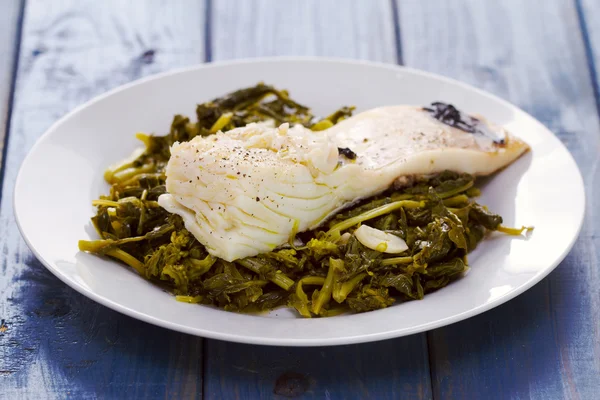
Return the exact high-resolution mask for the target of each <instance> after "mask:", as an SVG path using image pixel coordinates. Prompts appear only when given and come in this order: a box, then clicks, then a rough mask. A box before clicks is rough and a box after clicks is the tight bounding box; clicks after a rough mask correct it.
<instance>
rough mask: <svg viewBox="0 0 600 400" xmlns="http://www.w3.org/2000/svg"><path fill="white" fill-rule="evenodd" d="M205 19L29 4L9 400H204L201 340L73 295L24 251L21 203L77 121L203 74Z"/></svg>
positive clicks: (159, 7)
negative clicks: (77, 112) (116, 90)
mask: <svg viewBox="0 0 600 400" xmlns="http://www.w3.org/2000/svg"><path fill="white" fill-rule="evenodd" d="M3 11H4V10H2V11H1V12H0V13H2V12H3ZM204 15H205V9H204V3H203V2H202V1H196V0H189V1H188V0H186V1H179V2H177V3H170V2H166V1H158V0H156V1H154V0H152V1H147V2H144V3H143V6H141V3H139V2H123V1H120V0H110V1H102V2H98V1H94V0H86V1H80V0H61V1H58V0H56V1H52V2H47V1H44V0H29V1H28V2H27V6H26V9H25V17H24V22H23V33H22V45H21V52H20V58H19V66H18V75H17V84H16V92H15V93H16V97H15V103H14V108H13V113H12V117H11V129H10V133H9V137H8V152H7V160H6V169H5V174H4V181H3V188H2V202H1V205H0V248H1V249H2V258H1V264H0V318H1V319H2V327H3V328H1V329H0V398H5V399H11V400H13V399H62V398H74V399H94V398H107V399H108V398H110V399H117V398H127V399H132V398H141V397H143V398H201V396H202V341H201V339H199V338H196V337H191V336H188V335H184V334H179V333H175V332H171V331H168V330H165V329H161V328H157V327H154V326H151V325H148V324H146V323H143V322H139V321H136V320H134V319H132V318H129V317H125V316H123V315H121V314H118V313H116V312H113V311H111V310H109V309H108V308H105V307H103V306H100V305H98V304H96V303H94V302H92V301H91V300H88V299H87V298H85V297H83V296H81V295H79V294H78V293H76V292H75V291H73V290H72V289H70V288H68V287H67V286H66V285H64V284H63V283H62V282H60V281H59V280H58V279H56V278H55V277H54V276H52V275H51V274H50V273H49V272H48V271H47V270H46V269H45V268H44V267H43V266H42V265H41V264H40V263H39V262H38V261H37V260H36V259H35V257H34V256H33V255H32V254H31V252H30V251H29V249H28V248H27V246H26V245H25V243H24V242H23V240H22V239H21V236H20V235H19V232H18V230H17V229H16V226H15V221H14V218H13V210H12V201H11V200H12V191H13V185H14V181H15V177H16V174H17V170H18V167H19V165H20V163H21V160H22V159H23V157H24V155H25V154H26V152H27V151H28V150H29V149H30V148H31V146H32V145H33V143H34V142H35V140H36V139H37V138H38V137H39V136H40V135H41V134H42V133H43V132H44V130H46V129H47V128H48V127H49V126H50V125H51V124H52V123H53V122H54V121H56V120H57V119H58V118H59V117H61V116H62V115H63V114H65V113H66V112H67V111H69V110H71V109H72V108H74V107H75V106H77V105H79V104H81V103H82V102H84V101H86V100H88V99H89V98H91V97H93V96H95V95H97V94H100V93H102V92H104V91H106V90H108V89H110V88H113V87H115V86H118V85H120V84H123V83H125V82H129V81H131V80H133V79H136V78H139V77H142V76H145V75H149V74H152V73H155V72H159V71H164V70H167V69H170V68H173V67H179V66H184V65H190V64H195V63H199V62H202V61H203V59H204V50H203V44H204V30H203V21H204ZM3 17H4V16H2V18H3ZM0 29H4V27H2V28H0ZM1 40H4V38H2V39H1ZM0 62H4V60H0ZM132 134H133V132H132ZM41 173H43V171H42V172H41ZM59 191H60V184H58V185H57V193H49V195H57V194H59ZM41 201H42V200H41ZM65 218H69V216H68V215H66V216H65ZM48 240H53V238H52V231H51V227H48Z"/></svg>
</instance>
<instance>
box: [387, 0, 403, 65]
mask: <svg viewBox="0 0 600 400" xmlns="http://www.w3.org/2000/svg"><path fill="white" fill-rule="evenodd" d="M390 2H391V4H392V21H393V24H394V41H395V42H396V63H398V64H400V65H404V58H403V57H402V32H401V31H400V10H399V7H398V2H397V1H396V0H390Z"/></svg>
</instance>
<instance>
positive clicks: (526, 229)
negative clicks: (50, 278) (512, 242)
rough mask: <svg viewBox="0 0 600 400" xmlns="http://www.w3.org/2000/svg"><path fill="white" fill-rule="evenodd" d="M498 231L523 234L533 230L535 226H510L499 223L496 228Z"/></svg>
mask: <svg viewBox="0 0 600 400" xmlns="http://www.w3.org/2000/svg"><path fill="white" fill-rule="evenodd" d="M496 230H497V231H498V232H502V233H506V234H507V235H512V236H521V235H522V234H523V232H525V233H527V232H529V231H532V230H533V226H522V227H520V228H509V227H507V226H503V225H499V226H498V228H497V229H496Z"/></svg>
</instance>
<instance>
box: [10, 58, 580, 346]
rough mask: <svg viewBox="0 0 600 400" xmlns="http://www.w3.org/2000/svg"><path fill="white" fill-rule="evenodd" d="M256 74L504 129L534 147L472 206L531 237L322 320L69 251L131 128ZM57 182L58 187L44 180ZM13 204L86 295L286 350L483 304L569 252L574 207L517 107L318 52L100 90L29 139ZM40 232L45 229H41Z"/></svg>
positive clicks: (87, 229) (494, 244) (402, 331)
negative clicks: (450, 278)
mask: <svg viewBox="0 0 600 400" xmlns="http://www.w3.org/2000/svg"><path fill="white" fill-rule="evenodd" d="M258 81H265V82H267V83H271V84H274V85H276V86H279V87H284V88H287V89H289V90H290V92H291V94H292V96H293V98H294V99H297V100H298V101H299V102H301V103H304V104H307V105H309V106H310V107H312V108H313V109H314V111H315V113H316V114H317V115H325V114H327V113H328V112H330V111H332V110H335V109H337V108H338V107H339V106H341V105H349V104H354V105H356V106H357V111H361V110H365V109H369V108H372V107H376V106H382V105H394V104H401V103H412V104H418V105H425V104H429V103H430V102H432V101H436V100H440V101H445V102H450V103H454V104H455V105H456V106H458V107H459V108H462V109H464V110H465V111H468V112H471V113H481V114H483V115H485V116H486V117H488V118H489V119H490V120H492V121H494V122H496V123H500V124H503V125H505V126H506V127H507V128H508V129H509V130H511V131H512V132H513V133H514V134H516V135H517V136H520V137H521V138H523V139H524V140H525V141H527V142H528V143H529V144H530V145H531V147H532V149H533V151H532V152H531V153H530V154H528V155H526V156H525V157H523V158H521V159H520V160H518V161H517V162H516V163H515V164H513V165H511V166H510V167H509V168H507V169H506V170H504V171H502V172H501V173H500V174H498V175H497V176H495V177H493V179H491V180H490V181H489V182H488V183H487V184H486V185H485V187H484V190H483V196H482V199H481V202H482V203H483V204H487V205H488V206H489V207H490V208H491V209H492V210H493V211H495V212H498V213H499V214H501V215H502V216H504V218H505V224H506V225H518V226H520V225H523V224H526V225H534V226H535V228H536V229H535V231H534V233H533V235H532V236H531V238H530V239H529V240H523V239H512V238H510V237H507V236H503V235H494V236H492V237H491V238H490V239H488V240H487V241H485V242H484V243H482V245H480V247H479V248H478V249H477V250H476V251H475V252H474V253H473V254H472V255H471V256H470V264H471V267H472V268H471V270H470V271H469V273H468V274H467V275H466V276H465V277H464V278H462V279H460V280H458V281H456V282H455V283H453V284H451V285H450V286H448V287H446V288H444V289H442V290H440V291H438V292H436V293H432V294H430V295H427V296H426V297H425V299H424V300H422V301H413V302H408V303H404V304H397V305H394V306H393V307H390V308H388V309H385V310H380V311H374V312H369V313H364V314H358V315H347V316H339V317H333V318H322V319H299V318H291V317H293V315H292V314H291V313H290V312H288V311H286V310H278V311H275V312H273V313H271V314H270V315H268V316H249V315H239V314H234V313H228V312H225V311H221V310H217V309H213V308H209V307H205V306H198V305H193V304H185V303H180V302H177V301H175V300H174V299H173V297H172V296H171V295H169V294H167V293H165V292H163V291H162V290H160V289H158V288H157V287H155V286H153V285H151V284H150V283H148V282H146V281H145V280H143V279H141V278H140V277H138V276H137V275H136V274H135V273H134V272H133V271H131V270H129V269H127V268H124V267H123V266H122V265H120V264H118V263H116V262H112V261H109V260H102V259H99V258H97V257H95V256H92V255H88V254H82V253H79V252H78V249H77V241H78V240H79V239H82V238H90V237H96V234H95V232H94V230H93V228H92V226H91V224H90V222H89V218H90V217H91V216H92V213H93V208H92V207H91V205H90V203H91V201H92V199H95V198H97V196H98V195H100V194H103V193H106V192H107V190H108V185H106V184H105V183H104V181H103V178H102V174H103V171H104V169H105V168H106V167H107V166H108V165H110V164H112V163H113V162H115V161H118V160H120V159H122V158H123V157H125V156H127V155H129V154H130V152H131V151H132V150H133V149H134V148H135V147H137V146H139V143H138V142H137V141H136V140H135V138H134V134H135V133H136V132H138V131H143V132H154V133H157V134H163V133H165V132H167V131H168V128H169V125H170V123H171V119H172V117H173V115H174V114H176V113H183V114H186V115H189V116H190V117H192V118H193V119H194V118H195V112H194V110H195V105H196V104H197V103H201V102H204V101H206V100H209V99H212V98H214V97H216V96H220V95H223V94H225V93H227V92H229V91H231V90H235V89H238V88H240V87H244V86H249V85H254V84H256V83H257V82H258ZM47 176H52V177H53V179H48V178H47ZM57 180H58V181H62V182H64V184H63V185H57V183H56V182H57ZM557 180H559V181H560V184H556V181H557ZM565 193H568V194H569V206H568V207H565V206H564V196H565ZM48 194H51V196H49V195H48ZM14 202H15V214H16V218H17V222H18V224H19V228H20V229H21V232H22V234H23V236H24V238H25V240H26V241H27V243H28V245H29V246H30V247H31V249H32V250H33V252H34V253H35V255H36V256H37V257H38V258H39V259H40V260H41V261H42V262H43V264H44V265H45V266H46V267H47V268H48V269H49V270H50V271H52V273H54V274H55V275H56V276H57V277H59V278H60V279H61V280H62V281H64V282H65V283H66V284H68V285H69V286H71V287H73V288H74V289H76V290H77V291H79V292H81V293H83V294H84V295H86V296H88V297H90V298H92V299H94V300H96V301H98V302H99V303H102V304H104V305H106V306H108V307H110V308H113V309H115V310H117V311H120V312H123V313H125V314H127V315H130V316H132V317H134V318H139V319H141V320H144V321H147V322H150V323H153V324H156V325H160V326H164V327H166V328H171V329H175V330H179V331H182V332H187V333H191V334H195V335H201V336H205V337H210V338H217V339H223V340H230V341H237V342H247V343H259V344H271V345H276V344H281V345H294V346H318V345H332V344H345V343H356V342H367V341H373V340H379V339H386V338H391V337H397V336H403V335H408V334H411V333H416V332H421V331H425V330H428V329H432V328H436V327H439V326H442V325H447V324H450V323H452V322H456V321H459V320H462V319H465V318H468V317H470V316H473V315H476V314H479V313H481V312H483V311H486V310H489V309H490V308H493V307H495V306H497V305H499V304H501V303H503V302H505V301H507V300H509V299H511V298H513V297H515V296H516V295H518V294H520V293H522V292H524V291H525V290H527V289H528V288H530V287H531V286H533V285H534V284H535V283H537V282H539V281H540V280H541V279H542V278H543V277H544V276H546V275H547V274H548V273H549V272H550V271H552V270H553V269H554V268H555V267H556V266H557V265H558V263H559V262H560V261H561V260H562V259H563V258H564V257H565V255H566V254H567V253H568V251H569V250H570V249H571V247H572V245H573V243H574V241H575V239H576V237H577V235H578V233H579V229H580V227H581V223H582V220H583V215H584V190H583V182H582V179H581V176H580V173H579V171H578V169H577V166H576V164H575V162H574V161H573V159H572V157H571V155H570V154H569V153H568V151H567V150H566V148H565V147H564V146H563V145H562V144H561V143H560V141H559V140H558V139H557V138H556V137H555V136H554V135H553V134H552V133H551V132H550V131H548V130H547V129H546V128H545V127H544V126H543V125H542V124H541V123H539V122H538V121H536V120H535V119H534V118H532V117H531V116H529V115H528V114H526V113H525V112H523V111H521V110H519V109H518V108H516V107H514V106H512V105H510V104H508V103H507V102H505V101H503V100H500V99H498V98H496V97H494V96H492V95H489V94H486V93H484V92H482V91H479V90H477V89H474V88H472V87H470V86H467V85H464V84H462V83H458V82H456V81H452V80H449V79H446V78H442V77H439V76H435V75H431V74H428V73H423V72H420V71H415V70H412V69H407V68H401V67H396V66H388V65H381V64H373V63H365V62H351V61H340V60H324V59H271V60H254V61H240V62H232V63H222V64H212V65H211V64H207V65H203V66H198V67H194V68H190V69H185V70H179V71H174V72H171V73H166V74H161V75H158V76H155V77H151V78H147V79H143V80H140V81H138V82H134V83H132V84H129V85H126V86H124V87H122V88H118V89H116V90H113V91H111V92H109V93H107V94H105V95H103V96H101V97H99V98H97V99H95V100H93V101H91V102H90V103H88V104H86V105H84V106H82V107H79V108H78V109H76V110H75V111H73V112H71V113H70V114H69V115H67V116H66V117H64V118H63V119H61V120H60V121H58V122H57V123H56V124H55V125H54V126H52V127H51V128H50V129H49V130H48V132H46V133H45V134H44V136H43V137H42V138H41V139H40V140H39V141H38V143H36V145H35V146H34V147H33V149H32V150H31V152H30V154H29V155H28V156H27V158H26V159H25V161H24V162H23V165H22V167H21V171H20V173H19V176H18V178H17V183H16V187H15V195H14ZM46 227H52V235H51V237H49V235H48V232H47V229H46ZM34 295H35V294H34Z"/></svg>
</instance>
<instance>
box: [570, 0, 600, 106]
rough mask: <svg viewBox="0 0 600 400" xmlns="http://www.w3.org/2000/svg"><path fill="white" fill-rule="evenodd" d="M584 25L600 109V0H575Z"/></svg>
mask: <svg viewBox="0 0 600 400" xmlns="http://www.w3.org/2000/svg"><path fill="white" fill-rule="evenodd" d="M575 1H576V5H577V10H578V12H579V19H580V23H581V26H582V33H583V40H584V43H585V46H586V50H587V53H588V54H587V56H588V64H589V67H590V72H591V74H592V79H593V80H594V90H595V95H596V103H597V104H598V109H599V110H600V70H599V69H598V68H600V24H599V23H598V21H600V2H599V1H597V0H575Z"/></svg>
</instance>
